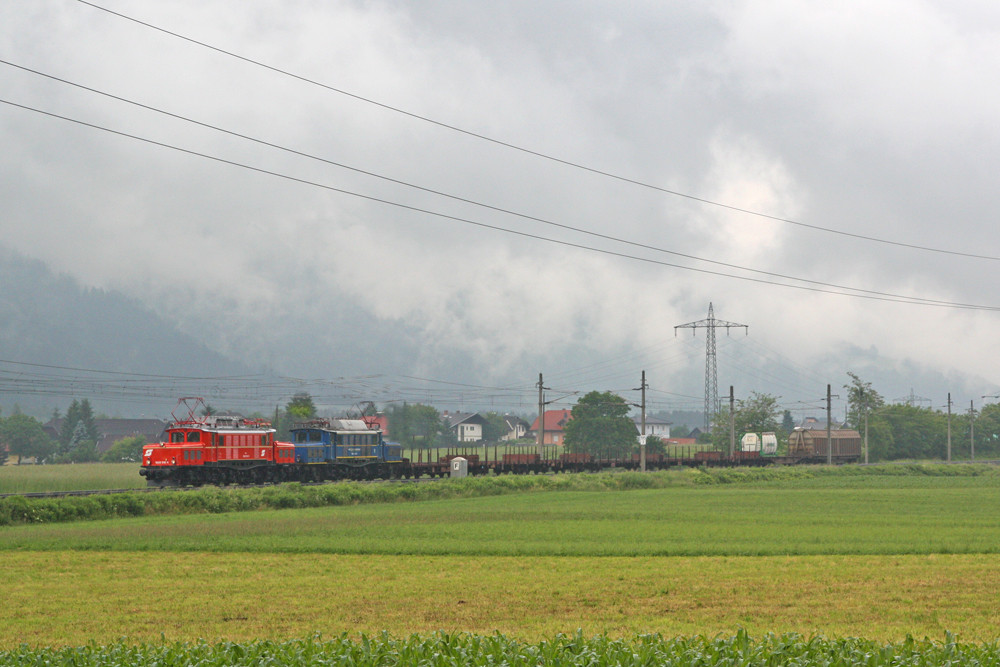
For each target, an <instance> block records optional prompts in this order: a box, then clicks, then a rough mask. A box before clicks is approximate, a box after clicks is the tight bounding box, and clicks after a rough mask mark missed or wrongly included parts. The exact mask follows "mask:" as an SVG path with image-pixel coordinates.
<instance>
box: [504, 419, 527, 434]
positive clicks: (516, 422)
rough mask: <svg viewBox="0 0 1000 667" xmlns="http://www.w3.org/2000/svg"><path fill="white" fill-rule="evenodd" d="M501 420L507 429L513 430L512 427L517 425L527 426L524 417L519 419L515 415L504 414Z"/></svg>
mask: <svg viewBox="0 0 1000 667" xmlns="http://www.w3.org/2000/svg"><path fill="white" fill-rule="evenodd" d="M503 420H504V423H505V424H507V429H508V430H510V431H513V430H514V427H516V426H518V425H520V426H524V427H525V428H528V422H527V421H526V420H524V419H521V418H520V417H518V416H517V415H504V416H503Z"/></svg>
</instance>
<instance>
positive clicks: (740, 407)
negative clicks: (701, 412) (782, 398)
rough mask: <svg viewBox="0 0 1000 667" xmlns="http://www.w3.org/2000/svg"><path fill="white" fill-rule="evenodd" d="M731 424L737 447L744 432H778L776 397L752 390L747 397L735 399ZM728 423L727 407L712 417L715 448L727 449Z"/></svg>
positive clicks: (728, 441)
mask: <svg viewBox="0 0 1000 667" xmlns="http://www.w3.org/2000/svg"><path fill="white" fill-rule="evenodd" d="M733 424H734V427H735V435H736V447H737V448H739V444H740V438H741V437H742V436H743V434H744V433H765V432H780V431H781V426H780V424H778V398H777V397H776V396H772V395H771V394H762V393H759V392H756V391H753V392H750V396H749V397H748V398H745V399H737V400H736V401H735V405H734V410H733ZM729 425H730V415H729V410H728V409H724V410H720V411H719V412H718V413H716V415H715V417H714V418H713V419H712V440H711V442H712V444H713V445H715V448H716V449H720V450H723V451H728V450H729V443H730V438H729Z"/></svg>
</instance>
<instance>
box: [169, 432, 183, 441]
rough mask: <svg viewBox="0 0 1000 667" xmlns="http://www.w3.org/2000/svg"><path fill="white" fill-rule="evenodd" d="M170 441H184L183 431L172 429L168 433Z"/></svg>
mask: <svg viewBox="0 0 1000 667" xmlns="http://www.w3.org/2000/svg"><path fill="white" fill-rule="evenodd" d="M170 442H184V433H183V432H181V431H174V432H173V433H171V434H170Z"/></svg>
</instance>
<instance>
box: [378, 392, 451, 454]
mask: <svg viewBox="0 0 1000 667" xmlns="http://www.w3.org/2000/svg"><path fill="white" fill-rule="evenodd" d="M386 419H387V421H388V425H389V433H391V434H392V438H393V440H395V441H396V442H398V443H400V444H401V445H403V446H404V447H407V448H409V449H418V448H419V449H430V448H431V447H436V446H439V445H441V443H442V442H443V441H442V438H443V437H444V435H445V434H446V433H448V432H450V429H449V428H448V427H447V426H446V425H445V424H444V422H443V421H442V419H441V415H440V414H439V413H438V411H437V410H436V409H434V408H433V407H431V406H430V405H423V404H420V403H414V404H413V405H410V404H409V403H403V404H402V405H394V406H392V408H390V409H389V410H388V411H387V412H386Z"/></svg>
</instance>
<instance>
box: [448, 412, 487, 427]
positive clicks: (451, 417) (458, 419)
mask: <svg viewBox="0 0 1000 667" xmlns="http://www.w3.org/2000/svg"><path fill="white" fill-rule="evenodd" d="M441 418H442V419H444V420H445V421H447V422H448V427H449V428H455V427H456V426H458V425H459V424H479V425H480V426H482V425H483V424H486V423H487V421H486V417H484V416H482V415H481V414H479V413H478V412H448V411H447V410H445V411H444V412H443V413H442V414H441Z"/></svg>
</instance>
